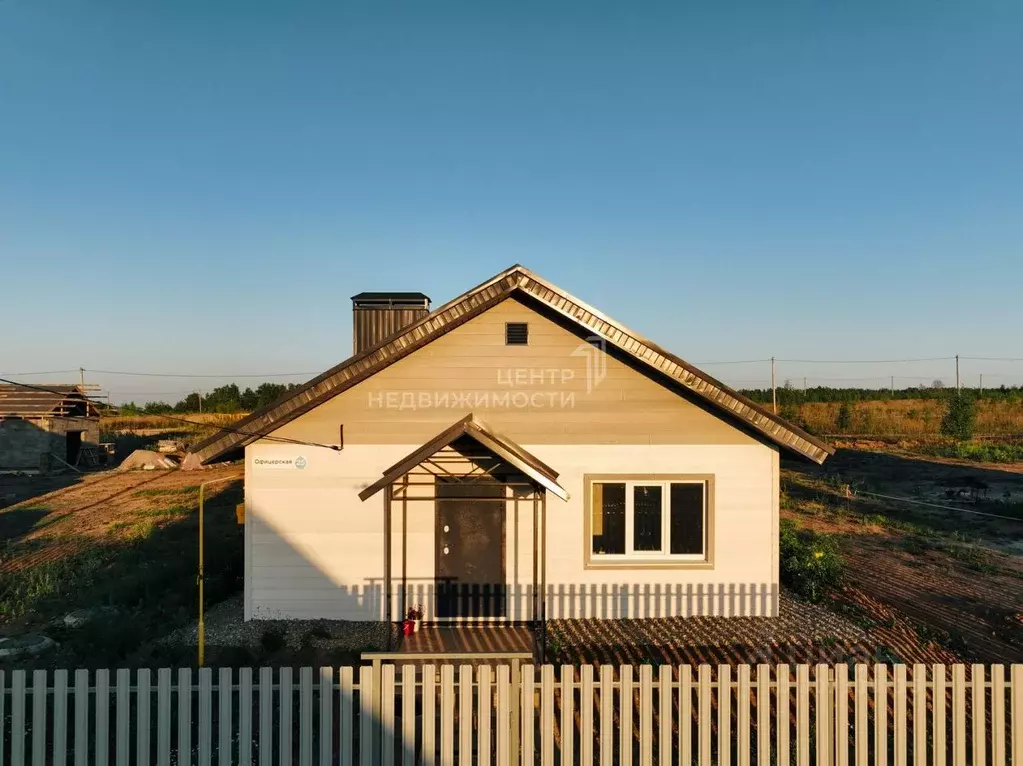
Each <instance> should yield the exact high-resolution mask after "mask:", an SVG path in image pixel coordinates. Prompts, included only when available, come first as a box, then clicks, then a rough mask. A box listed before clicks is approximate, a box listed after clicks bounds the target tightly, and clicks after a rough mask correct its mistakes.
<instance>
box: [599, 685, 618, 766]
mask: <svg viewBox="0 0 1023 766" xmlns="http://www.w3.org/2000/svg"><path fill="white" fill-rule="evenodd" d="M614 672H615V670H614V668H613V667H611V666H610V665H601V666H600V763H601V766H612V764H613V763H614V749H615V745H614V741H615V740H614V736H615V733H614V715H615V708H614Z"/></svg>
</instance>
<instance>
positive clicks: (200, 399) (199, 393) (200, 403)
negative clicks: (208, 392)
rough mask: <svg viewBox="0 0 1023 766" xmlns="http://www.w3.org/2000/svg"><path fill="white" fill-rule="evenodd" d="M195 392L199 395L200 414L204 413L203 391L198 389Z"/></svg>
mask: <svg viewBox="0 0 1023 766" xmlns="http://www.w3.org/2000/svg"><path fill="white" fill-rule="evenodd" d="M195 393H196V395H197V396H198V397H199V414H200V415H202V391H196V392H195Z"/></svg>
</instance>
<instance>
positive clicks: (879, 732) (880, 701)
mask: <svg viewBox="0 0 1023 766" xmlns="http://www.w3.org/2000/svg"><path fill="white" fill-rule="evenodd" d="M874 763H875V764H877V766H888V666H887V665H883V664H881V663H878V664H876V665H874Z"/></svg>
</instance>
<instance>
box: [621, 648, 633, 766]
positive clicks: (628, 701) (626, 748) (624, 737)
mask: <svg viewBox="0 0 1023 766" xmlns="http://www.w3.org/2000/svg"><path fill="white" fill-rule="evenodd" d="M632 692H633V689H632V665H622V666H621V667H619V668H618V731H619V734H620V736H621V738H620V739H619V740H618V742H619V747H620V748H621V752H620V753H619V754H618V758H619V761H618V762H619V764H620V766H632Z"/></svg>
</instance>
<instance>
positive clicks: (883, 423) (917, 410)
mask: <svg viewBox="0 0 1023 766" xmlns="http://www.w3.org/2000/svg"><path fill="white" fill-rule="evenodd" d="M840 406H841V405H840V404H839V403H838V402H827V403H822V402H813V403H810V404H803V405H799V407H798V411H799V419H800V420H801V421H802V422H803V423H805V424H806V425H807V426H808V427H809V428H810V429H811V430H812V431H815V432H817V433H824V434H836V433H840V431H839V429H838V426H837V421H838V409H839V407H840ZM851 407H852V427H851V428H850V429H846V430H847V432H848V433H851V434H864V435H870V436H938V435H939V429H940V427H941V418H942V416H943V415H944V414H945V402H944V401H939V400H936V399H894V400H891V401H873V402H853V403H852V404H851ZM975 430H976V433H977V434H983V435H992V436H993V435H1018V434H1023V404H1021V403H1020V402H1012V401H1007V400H984V399H982V400H980V401H979V402H977V422H976V426H975Z"/></svg>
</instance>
